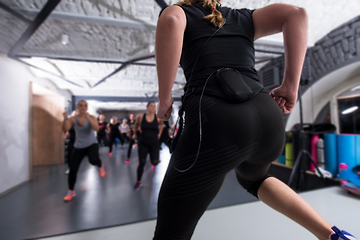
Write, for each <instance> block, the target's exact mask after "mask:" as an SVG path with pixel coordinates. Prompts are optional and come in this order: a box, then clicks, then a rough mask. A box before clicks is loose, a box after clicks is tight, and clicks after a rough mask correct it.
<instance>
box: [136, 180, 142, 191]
mask: <svg viewBox="0 0 360 240" xmlns="http://www.w3.org/2000/svg"><path fill="white" fill-rule="evenodd" d="M141 186H142V184H141V181H137V182H136V183H135V186H134V190H136V191H138V190H139V189H140V188H141Z"/></svg>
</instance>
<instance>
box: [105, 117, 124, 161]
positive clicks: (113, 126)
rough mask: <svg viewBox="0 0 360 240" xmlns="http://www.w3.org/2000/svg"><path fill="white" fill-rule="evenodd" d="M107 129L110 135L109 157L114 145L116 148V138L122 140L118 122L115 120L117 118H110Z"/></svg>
mask: <svg viewBox="0 0 360 240" xmlns="http://www.w3.org/2000/svg"><path fill="white" fill-rule="evenodd" d="M108 128H109V130H110V133H109V156H111V155H112V150H113V145H114V143H115V146H116V138H118V139H119V140H120V139H122V136H121V133H120V129H119V128H120V122H119V120H118V119H117V117H112V118H111V120H110V123H109V124H108Z"/></svg>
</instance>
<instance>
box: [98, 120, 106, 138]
mask: <svg viewBox="0 0 360 240" xmlns="http://www.w3.org/2000/svg"><path fill="white" fill-rule="evenodd" d="M98 124H99V131H98V132H97V134H98V135H105V134H106V132H105V130H106V126H107V122H102V123H98Z"/></svg>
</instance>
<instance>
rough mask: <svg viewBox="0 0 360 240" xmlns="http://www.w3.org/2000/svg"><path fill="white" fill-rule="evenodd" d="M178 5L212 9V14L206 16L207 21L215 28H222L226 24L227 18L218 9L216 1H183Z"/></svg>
mask: <svg viewBox="0 0 360 240" xmlns="http://www.w3.org/2000/svg"><path fill="white" fill-rule="evenodd" d="M177 4H179V5H180V6H187V5H195V4H203V7H205V8H207V9H211V14H209V15H207V16H205V17H204V18H205V19H208V20H210V22H211V23H212V24H214V25H215V27H220V26H221V25H222V24H223V23H224V22H225V18H223V16H222V14H221V12H219V10H217V8H216V5H217V1H216V0H183V1H181V2H178V3H177Z"/></svg>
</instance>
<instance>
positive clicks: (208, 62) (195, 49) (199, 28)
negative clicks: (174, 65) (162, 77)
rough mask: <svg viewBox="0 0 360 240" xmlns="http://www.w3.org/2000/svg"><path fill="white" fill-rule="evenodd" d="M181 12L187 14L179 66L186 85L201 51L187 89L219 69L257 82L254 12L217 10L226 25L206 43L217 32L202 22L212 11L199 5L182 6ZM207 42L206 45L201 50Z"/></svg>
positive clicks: (215, 28) (208, 22) (205, 21)
mask: <svg viewBox="0 0 360 240" xmlns="http://www.w3.org/2000/svg"><path fill="white" fill-rule="evenodd" d="M181 8H182V9H183V10H184V12H185V14H186V19H187V25H186V29H185V32H184V40H183V49H182V55H181V60H180V65H181V67H182V68H183V70H184V73H185V77H186V80H187V82H189V80H190V75H191V72H192V69H193V67H194V64H195V61H196V59H197V57H198V56H199V53H200V51H201V54H200V56H199V59H198V61H197V63H196V65H195V68H194V71H193V73H192V77H191V84H190V86H198V85H199V84H200V82H201V81H203V80H204V79H206V78H207V77H208V76H209V75H210V74H211V73H213V72H214V71H216V70H217V69H219V68H221V67H230V68H235V69H237V70H238V71H239V72H240V73H242V74H243V75H246V76H248V77H250V78H252V79H254V80H256V81H259V79H258V76H257V72H256V70H255V67H254V66H255V49H254V23H253V19H252V13H253V12H254V10H249V9H231V8H227V7H218V10H219V11H220V12H221V14H222V16H223V17H224V18H225V19H226V22H225V24H224V25H223V26H222V27H221V29H220V30H219V31H218V32H217V33H216V34H215V35H213V36H212V37H211V38H210V39H209V37H210V36H211V35H212V34H213V33H214V32H215V31H216V30H217V29H218V28H217V27H215V26H214V25H213V24H212V23H211V22H210V21H209V20H207V19H204V17H205V16H206V15H208V14H210V13H211V10H210V9H206V8H204V7H203V6H202V5H189V6H181ZM208 39H209V41H208V42H207V43H206V45H205V46H204V44H205V42H206V41H207V40H208ZM203 47H204V48H203ZM202 48H203V49H202ZM201 49H202V50H201Z"/></svg>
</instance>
